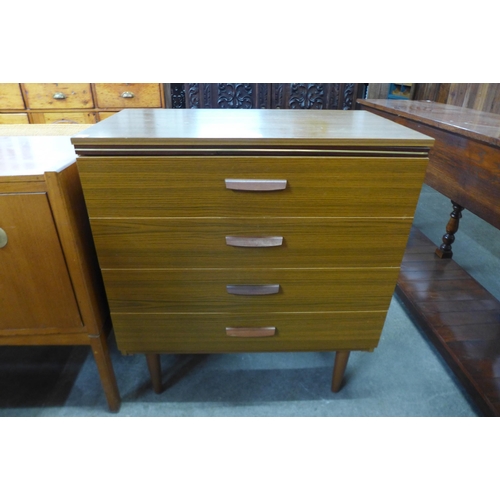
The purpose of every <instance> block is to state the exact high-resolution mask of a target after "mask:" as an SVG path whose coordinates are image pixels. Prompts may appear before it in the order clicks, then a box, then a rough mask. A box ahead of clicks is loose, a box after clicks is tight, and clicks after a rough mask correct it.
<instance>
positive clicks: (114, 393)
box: [89, 335, 121, 412]
mask: <svg viewBox="0 0 500 500" xmlns="http://www.w3.org/2000/svg"><path fill="white" fill-rule="evenodd" d="M89 340H90V347H91V348H92V353H93V354H94V359H95V362H96V365H97V370H98V371H99V377H100V378H101V384H102V387H103V389H104V394H105V396H106V400H107V402H108V406H109V409H110V411H112V412H117V411H118V410H119V409H120V404H121V398H120V393H119V391H118V384H117V383H116V377H115V372H114V370H113V365H112V364H111V358H110V356H109V349H108V343H107V341H106V337H105V336H104V335H96V336H92V337H89Z"/></svg>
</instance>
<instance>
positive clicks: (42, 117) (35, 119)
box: [31, 111, 97, 124]
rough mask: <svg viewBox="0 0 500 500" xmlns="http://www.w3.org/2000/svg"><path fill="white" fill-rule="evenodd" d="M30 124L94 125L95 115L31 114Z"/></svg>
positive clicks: (80, 113) (73, 113)
mask: <svg viewBox="0 0 500 500" xmlns="http://www.w3.org/2000/svg"><path fill="white" fill-rule="evenodd" d="M31 122H32V123H40V124H42V123H46V124H51V123H53V124H56V123H58V124H77V123H89V124H91V123H96V122H97V118H96V114H95V113H92V112H89V113H84V112H75V111H71V112H52V113H31Z"/></svg>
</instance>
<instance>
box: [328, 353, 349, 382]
mask: <svg viewBox="0 0 500 500" xmlns="http://www.w3.org/2000/svg"><path fill="white" fill-rule="evenodd" d="M349 354H351V351H337V354H335V364H334V365H333V378H332V392H339V391H340V387H341V386H342V380H343V379H344V373H345V369H346V367H347V362H348V361H349Z"/></svg>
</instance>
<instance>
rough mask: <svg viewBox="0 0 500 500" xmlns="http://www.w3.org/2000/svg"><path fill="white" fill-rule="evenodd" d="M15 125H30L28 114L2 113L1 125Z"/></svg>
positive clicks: (0, 114) (0, 117) (0, 115)
mask: <svg viewBox="0 0 500 500" xmlns="http://www.w3.org/2000/svg"><path fill="white" fill-rule="evenodd" d="M15 123H29V118H28V114H27V113H0V125H12V124H15Z"/></svg>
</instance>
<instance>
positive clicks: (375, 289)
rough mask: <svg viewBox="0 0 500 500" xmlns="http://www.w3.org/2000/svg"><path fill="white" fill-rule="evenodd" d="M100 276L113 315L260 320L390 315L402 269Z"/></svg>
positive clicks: (114, 272) (183, 271)
mask: <svg viewBox="0 0 500 500" xmlns="http://www.w3.org/2000/svg"><path fill="white" fill-rule="evenodd" d="M285 266H286V264H285ZM102 273H103V278H104V283H105V285H106V292H107V295H108V301H109V305H110V307H111V310H112V311H114V312H134V313H151V312H155V313H166V312H169V313H174V312H182V313H195V312H198V313H200V312H203V313H206V312H219V313H227V312H232V313H235V312H238V313H251V312H255V313H259V314H260V313H261V312H272V311H279V312H298V311H302V312H304V311H315V312H324V311H382V310H387V309H388V307H389V303H390V300H391V297H392V294H393V292H394V286H395V283H396V279H397V277H398V274H399V268H398V267H394V268H346V269H342V268H339V269H286V268H285V269H244V268H243V269H195V270H191V269H168V270H164V269H151V270H138V271H132V270H127V271H123V270H112V269H110V270H108V269H103V270H102Z"/></svg>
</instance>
